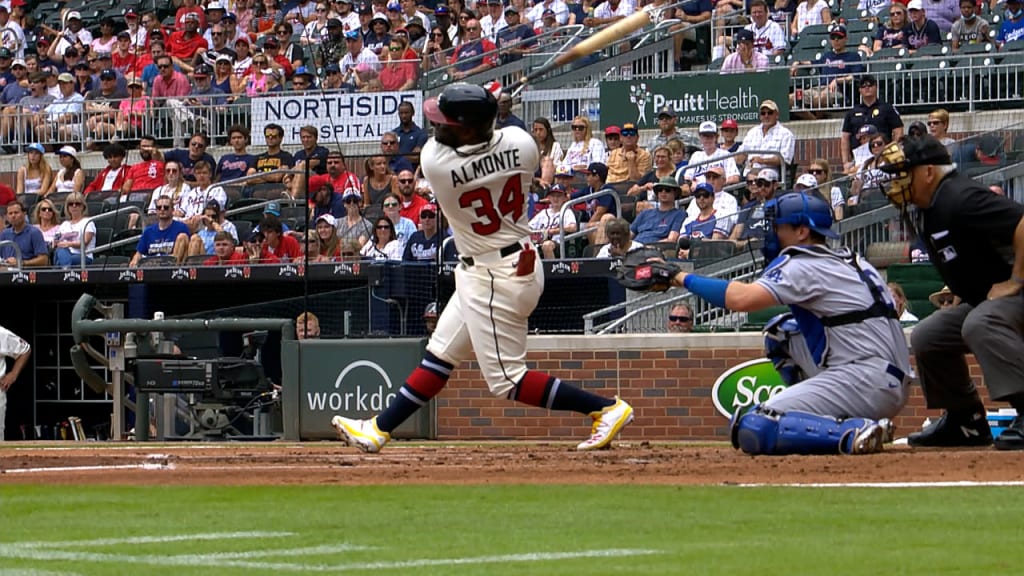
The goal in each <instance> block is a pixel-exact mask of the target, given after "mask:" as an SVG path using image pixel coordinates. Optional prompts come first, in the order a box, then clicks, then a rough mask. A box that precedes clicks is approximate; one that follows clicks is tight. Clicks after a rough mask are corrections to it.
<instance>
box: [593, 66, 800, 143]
mask: <svg viewBox="0 0 1024 576" xmlns="http://www.w3.org/2000/svg"><path fill="white" fill-rule="evenodd" d="M788 93H789V72H788V70H784V69H780V70H769V71H766V72H755V73H748V74H718V73H715V72H711V73H707V74H697V75H689V76H679V77H675V78H664V79H652V80H630V81H625V82H604V83H602V84H601V124H602V125H603V126H610V125H612V124H616V125H619V126H621V125H622V124H623V123H625V122H632V123H634V124H636V125H637V127H638V128H641V129H642V128H657V127H658V111H659V110H661V109H662V108H664V107H665V106H668V107H669V108H672V109H673V110H675V111H676V114H677V116H678V122H679V125H680V126H682V127H689V126H694V127H696V126H697V125H699V124H700V123H701V122H704V121H707V120H710V121H712V122H715V123H716V124H721V123H722V120H725V119H726V118H732V119H734V120H736V121H737V122H740V123H745V124H755V123H757V122H760V117H759V116H758V111H759V108H760V106H761V102H763V101H765V100H774V101H775V103H776V104H778V105H779V109H780V112H781V116H780V119H782V120H788V119H789V95H788Z"/></svg>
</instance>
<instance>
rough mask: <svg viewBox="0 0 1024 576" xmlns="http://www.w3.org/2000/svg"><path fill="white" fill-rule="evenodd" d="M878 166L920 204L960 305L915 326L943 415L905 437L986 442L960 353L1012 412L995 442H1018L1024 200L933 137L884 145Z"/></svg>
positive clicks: (1023, 355)
mask: <svg viewBox="0 0 1024 576" xmlns="http://www.w3.org/2000/svg"><path fill="white" fill-rule="evenodd" d="M882 154H883V156H884V157H885V165H884V166H882V170H883V171H884V172H887V173H889V174H890V175H891V178H892V180H891V181H890V185H889V189H888V191H887V194H888V196H889V200H890V201H891V202H892V203H893V204H895V205H896V206H897V207H899V208H903V209H905V208H906V207H907V205H908V204H912V205H913V206H916V207H917V213H918V216H917V218H915V221H916V224H915V228H917V233H918V235H919V236H920V238H921V240H922V242H923V243H924V245H925V246H926V248H927V250H928V256H929V257H930V259H931V261H932V263H933V264H934V265H935V267H936V268H937V269H938V271H939V274H940V275H941V276H942V280H943V281H944V282H945V283H946V284H947V285H948V286H949V287H950V289H951V290H952V291H953V293H954V294H956V295H957V296H960V298H961V299H962V301H963V302H962V303H961V304H960V305H959V306H954V307H951V308H946V309H943V310H939V311H937V312H935V313H934V314H932V315H931V316H929V317H928V318H926V319H925V320H923V321H922V322H921V323H920V324H918V325H917V326H916V327H915V328H914V332H913V335H912V337H911V346H912V348H913V351H914V354H915V355H916V357H917V367H918V372H919V374H920V376H921V386H922V388H923V389H924V397H925V399H926V401H927V403H928V407H929V408H942V409H944V410H945V413H944V414H943V416H942V417H941V418H940V419H938V420H937V421H935V422H934V423H932V424H931V425H930V426H928V427H926V428H925V429H924V430H922V431H921V432H918V433H915V434H911V435H910V437H909V438H908V442H909V444H910V445H911V446H944V447H948V446H987V445H989V444H991V443H992V435H991V432H990V431H989V427H988V423H987V421H986V414H985V406H984V404H983V403H982V400H981V397H980V395H979V394H978V390H977V388H975V386H974V383H973V382H972V381H971V377H970V374H969V373H968V370H967V361H966V359H965V355H966V354H967V353H968V352H972V353H974V355H975V357H976V358H977V360H978V364H980V365H981V369H982V372H983V374H984V376H985V383H986V384H987V386H988V391H989V395H990V396H991V397H992V400H995V401H999V402H1008V403H1009V404H1010V406H1012V407H1013V408H1015V409H1016V410H1017V414H1018V416H1017V418H1015V419H1014V420H1013V423H1012V424H1011V425H1010V426H1009V427H1008V428H1007V429H1006V431H1004V432H1003V433H1002V434H1001V435H1000V436H999V437H998V438H997V439H996V441H995V446H996V448H997V449H999V450H1022V449H1024V420H1022V415H1024V294H1022V293H1021V288H1022V287H1024V207H1022V206H1021V205H1020V204H1017V203H1016V202H1014V201H1012V200H1009V199H1008V198H1006V197H1005V196H998V195H996V194H993V193H992V192H991V191H990V190H989V189H988V188H987V187H985V186H982V185H980V184H978V183H977V182H975V181H973V180H971V179H970V178H968V177H966V176H964V175H962V174H960V173H959V172H957V170H956V168H955V167H954V166H953V163H952V161H951V159H950V156H949V152H947V150H946V147H945V146H943V145H942V144H941V143H940V142H939V141H938V140H936V139H935V138H934V137H932V136H929V135H925V136H923V137H920V138H907V139H906V140H904V142H903V147H902V149H901V148H900V146H899V145H897V144H890V145H889V146H888V147H887V148H886V149H885V151H883V153H882Z"/></svg>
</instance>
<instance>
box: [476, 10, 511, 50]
mask: <svg viewBox="0 0 1024 576" xmlns="http://www.w3.org/2000/svg"><path fill="white" fill-rule="evenodd" d="M483 10H484V9H481V11H483ZM486 11H487V13H486V14H484V16H483V17H482V18H480V32H481V34H482V36H483V37H484V38H487V39H488V40H490V41H491V42H497V41H498V32H501V31H502V30H503V29H504V28H505V27H507V26H508V23H507V22H505V13H504V11H505V8H504V6H503V5H502V3H501V0H487V7H486Z"/></svg>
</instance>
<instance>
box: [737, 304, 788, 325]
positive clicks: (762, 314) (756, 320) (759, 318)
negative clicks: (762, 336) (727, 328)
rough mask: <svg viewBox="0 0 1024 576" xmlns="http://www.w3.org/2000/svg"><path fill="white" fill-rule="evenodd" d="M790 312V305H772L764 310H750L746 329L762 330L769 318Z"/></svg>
mask: <svg viewBox="0 0 1024 576" xmlns="http://www.w3.org/2000/svg"><path fill="white" fill-rule="evenodd" d="M786 312H789V306H772V307H771V308H765V309H764V310H758V311H757V312H748V313H747V321H746V322H745V323H744V324H743V328H742V329H744V330H760V329H762V328H764V325H765V324H767V323H768V321H769V320H771V319H772V318H774V317H775V316H778V315H779V314H785V313H786Z"/></svg>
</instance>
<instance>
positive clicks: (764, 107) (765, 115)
mask: <svg viewBox="0 0 1024 576" xmlns="http://www.w3.org/2000/svg"><path fill="white" fill-rule="evenodd" d="M760 113H761V123H760V124H758V125H757V126H754V127H753V128H751V129H750V130H749V131H748V132H747V135H746V137H744V138H743V144H741V145H740V147H739V150H737V152H740V153H741V154H740V155H739V156H737V157H736V158H737V159H738V161H740V162H745V163H746V164H745V166H744V169H743V175H744V176H746V175H747V174H748V173H750V172H751V171H757V170H760V169H761V168H774V169H776V170H780V169H781V168H782V166H783V165H784V164H785V165H788V164H792V163H793V154H794V152H795V150H796V139H795V138H794V137H793V133H792V132H790V130H789V128H786V127H785V126H783V125H782V124H780V123H779V106H778V104H776V103H775V102H774V101H772V100H765V101H763V102H761V107H760ZM748 150H774V151H776V152H778V153H779V154H781V155H782V158H781V159H780V158H779V156H777V155H775V154H765V155H760V154H755V155H747V154H745V152H747V151H748Z"/></svg>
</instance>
